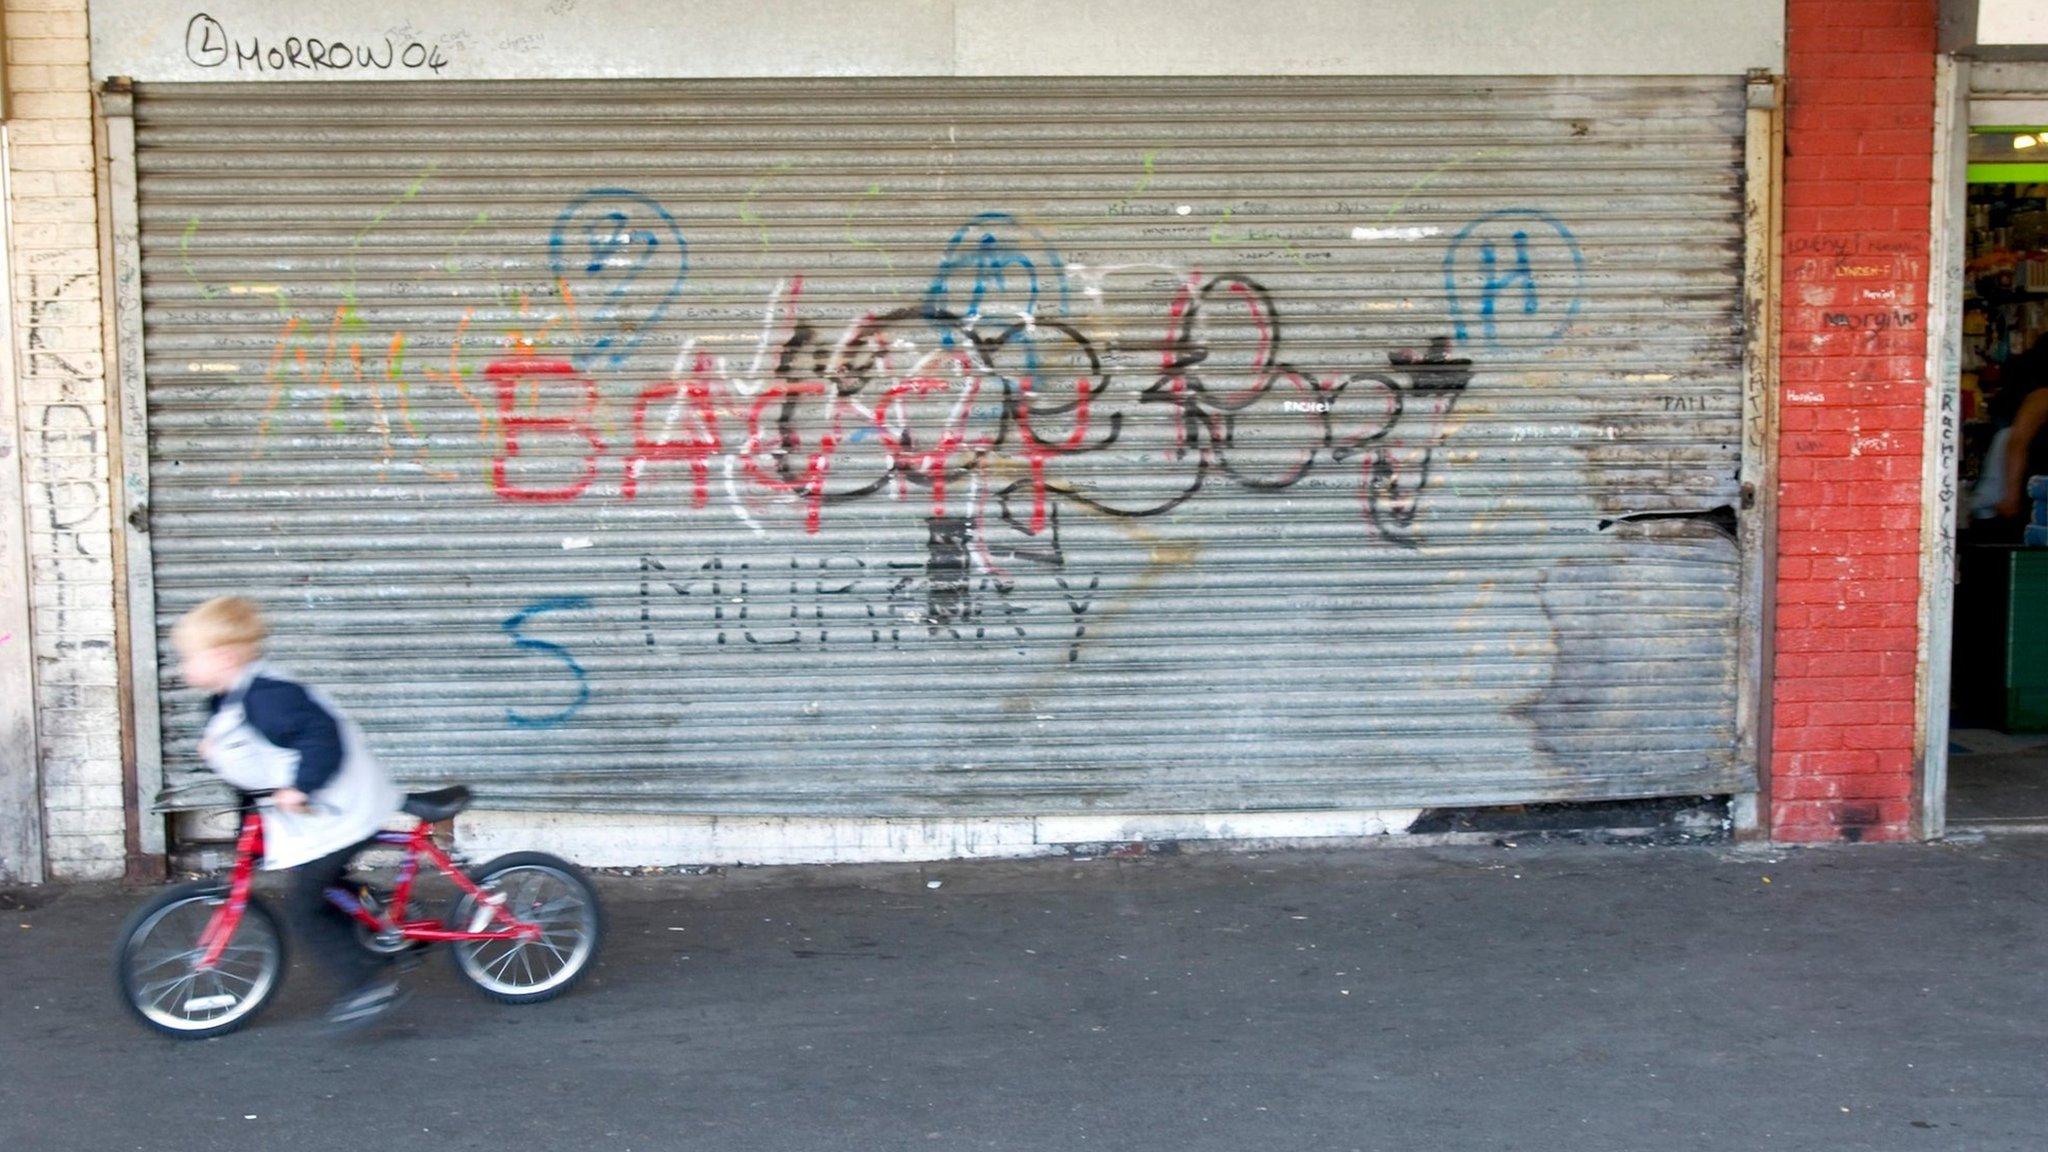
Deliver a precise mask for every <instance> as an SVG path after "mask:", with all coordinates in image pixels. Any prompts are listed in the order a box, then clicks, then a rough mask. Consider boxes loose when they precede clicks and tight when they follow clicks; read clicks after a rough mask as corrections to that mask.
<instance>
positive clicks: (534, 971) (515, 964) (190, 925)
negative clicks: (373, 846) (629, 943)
mask: <svg viewBox="0 0 2048 1152" xmlns="http://www.w3.org/2000/svg"><path fill="white" fill-rule="evenodd" d="M259 795H261V794H255V793H252V794H249V795H248V796H247V797H245V798H244V801H243V804H242V829H241V834H240V836H239V837H238V838H237V839H236V841H235V866H234V869H233V871H232V872H230V873H229V875H228V877H227V879H226V880H225V881H223V880H221V879H220V878H218V877H214V878H209V879H205V880H195V881H191V882H189V883H185V884H179V885H177V886H175V887H172V888H169V889H166V890H165V891H164V892H162V893H161V894H159V895H158V896H157V897H155V898H154V899H152V900H150V901H149V902H148V903H147V904H144V905H143V906H142V907H140V908H138V909H136V910H135V913H134V914H133V915H131V916H130V917H129V918H128V922H127V923H126V924H125V925H123V926H122V928H121V936H120V941H119V944H118V946H117V949H116V951H115V959H114V971H115V978H116V980H117V982H118V984H119V986H120V989H121V998H122V1000H123V1001H124V1002H126V1003H127V1005H128V1007H129V1008H130V1009H132V1010H133V1011H134V1012H135V1014H136V1016H137V1017H139V1018H140V1019H141V1020H142V1022H143V1023H145V1024H147V1025H148V1026H150V1027H151V1028H154V1029H156V1030H157V1031H159V1032H164V1033H167V1034H169V1035H173V1036H179V1037H183V1038H186V1039H200V1038H203V1037H208V1036H219V1035H222V1034H223V1033H227V1032H231V1031H233V1030H235V1029H236V1028H239V1027H241V1026H242V1025H243V1024H246V1023H248V1022H249V1020H251V1019H252V1018H254V1017H255V1015H256V1013H257V1012H258V1011H259V1010H261V1009H262V1007H263V1006H264V1004H266V1003H268V1002H269V1000H270V998H271V996H272V994H274V993H275V992H276V991H277V986H278V982H279V980H280V979H281V978H282V976H283V974H284V964H285V950H284V933H283V932H282V931H281V930H280V929H279V927H278V919H277V915H276V914H275V913H274V912H272V911H271V910H270V909H269V908H268V907H266V906H265V904H264V902H263V901H262V900H261V899H260V898H258V897H257V896H256V895H255V894H254V893H253V892H251V890H250V889H251V882H252V881H253V880H254V878H255V875H256V865H257V862H258V861H260V860H262V858H263V818H262V816H261V814H260V813H259V811H258V810H257V807H256V804H255V800H256V799H257V797H258V796H259ZM469 801H470V793H469V789H467V788H464V787H461V786H460V785H458V786H456V787H453V788H442V789H438V790H436V791H432V792H415V793H413V794H411V795H409V796H407V797H406V798H405V805H404V810H405V812H406V814H407V815H410V816H413V817H415V818H417V819H418V821H419V823H418V824H416V825H415V826H414V827H413V828H412V829H411V830H410V831H407V832H380V833H378V834H377V836H376V837H375V840H374V842H375V843H377V844H383V845H388V846H392V847H398V848H403V849H404V851H405V856H404V859H403V861H402V862H401V863H400V864H399V869H398V882H397V884H396V886H395V887H394V888H393V889H392V890H391V892H390V893H389V895H388V897H387V896H385V895H383V894H381V893H379V892H378V891H377V890H376V889H375V888H372V887H370V886H368V885H361V886H359V887H357V888H356V890H354V891H350V890H349V889H346V888H341V887H333V888H329V889H327V898H328V900H329V901H331V902H332V903H333V904H334V905H335V906H336V907H338V908H340V909H341V910H342V911H344V912H346V913H348V915H349V916H350V917H351V918H352V919H353V920H354V921H355V922H356V926H357V927H356V931H357V939H358V940H359V941H360V942H361V943H362V945H363V946H364V947H365V948H368V949H370V950H371V951H374V952H378V953H381V954H384V955H396V954H398V953H402V952H408V951H411V950H413V949H416V948H421V947H424V946H426V945H428V944H435V943H446V944H449V945H451V946H452V947H451V948H450V953H451V954H452V956H453V957H454V960H455V967H456V970H457V971H459V972H461V973H462V975H463V976H464V977H465V978H466V979H467V980H468V981H469V982H470V983H471V984H473V985H475V986H476V987H477V988H478V989H479V990H481V991H482V992H483V993H484V994H486V995H488V996H490V997H491V998H493V999H495V1000H499V1001H503V1002H505V1003H508V1004H532V1003H537V1002H539V1001H542V1000H549V999H552V998H554V997H556V996H559V995H561V994H562V993H563V992H566V991H568V990H569V988H570V986H571V985H573V984H574V983H575V982H576V980H577V979H578V978H579V977H581V976H582V975H583V973H584V972H585V971H586V970H587V969H588V968H589V967H590V962H591V960H592V959H593V958H594V957H595V956H596V955H597V944H598V937H599V934H600V932H601V929H602V914H601V912H600V911H599V908H598V903H597V893H596V892H595V891H594V890H593V889H592V888H591V886H590V881H589V880H587V879H586V878H585V877H584V876H583V873H582V872H580V871H578V870H577V868H576V866H575V865H573V864H570V863H569V862H568V861H566V860H562V859H560V858H558V857H555V856H550V855H547V854H546V853H543V852H514V853H512V854H510V855H506V856H500V857H498V858H497V859H495V860H492V861H490V862H489V863H487V864H484V865H482V866H480V867H476V868H471V869H468V870H464V869H463V868H462V867H460V866H459V865H458V864H457V862H456V861H455V859H453V858H452V857H450V856H449V854H448V853H447V852H445V851H443V850H442V849H441V846H440V845H439V844H437V843H435V842H434V836H433V825H434V824H436V823H438V822H440V821H443V820H447V819H449V818H451V817H453V816H454V815H455V814H456V813H458V812H461V811H462V810H463V809H464V808H466V807H468V805H469ZM423 858H424V859H425V860H427V861H430V862H431V863H432V864H433V865H434V867H435V868H436V869H438V870H439V871H440V872H441V874H442V875H444V876H446V877H448V879H449V880H451V881H453V882H454V884H455V886H456V887H457V888H458V889H460V890H461V891H460V894H459V895H458V896H457V897H456V900H455V905H454V907H453V908H451V909H450V910H449V912H448V914H447V915H446V916H445V917H443V918H441V919H438V920H437V919H425V918H415V917H412V916H410V915H409V914H408V913H409V909H410V908H411V905H412V895H413V883H414V881H415V880H417V879H418V878H419V872H420V861H421V860H422V859H423Z"/></svg>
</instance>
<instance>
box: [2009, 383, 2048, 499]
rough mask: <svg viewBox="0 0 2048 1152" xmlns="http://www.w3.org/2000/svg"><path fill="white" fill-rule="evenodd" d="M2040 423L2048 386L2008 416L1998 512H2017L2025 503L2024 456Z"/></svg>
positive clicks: (2045, 420)
mask: <svg viewBox="0 0 2048 1152" xmlns="http://www.w3.org/2000/svg"><path fill="white" fill-rule="evenodd" d="M2043 424H2048V388H2043V389H2040V390H2039V391H2036V392H2035V393H2034V394H2033V395H2032V396H2029V397H2027V398H2026V400H2025V401H2024V402H2022V403H2021V404H2020V410H2019V412H2018V413H2017V414H2016V415H2014V416H2013V418H2012V432H2011V434H2010V435H2008V436H2007V437H2006V439H2005V497H2004V499H2001V500H2000V501H1999V502H1998V514H1999V515H2000V516H2004V517H2007V518H2011V517H2014V516H2018V515H2019V514H2020V509H2021V508H2022V507H2024V506H2025V501H2026V495H2027V457H2028V456H2029V455H2031V452H2030V449H2032V448H2033V446H2034V437H2036V436H2039V435H2040V434H2041V426H2042V425H2043Z"/></svg>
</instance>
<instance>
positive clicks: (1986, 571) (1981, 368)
mask: <svg viewBox="0 0 2048 1152" xmlns="http://www.w3.org/2000/svg"><path fill="white" fill-rule="evenodd" d="M1968 172H1969V196H1968V214H1967V217H1966V220H1965V225H1964V233H1965V249H1964V268H1963V318H1962V332H1961V349H1962V363H1961V369H1962V379H1961V381H1960V384H1961V395H1960V399H1961V405H1960V408H1961V418H1962V428H1961V432H1962V444H1961V448H1962V451H1961V462H1960V471H1961V475H1960V477H1959V479H1960V482H1961V483H1960V486H1959V488H1958V493H1959V499H1958V501H1957V504H1958V509H1957V515H1958V517H1959V519H1960V523H1959V524H1958V529H1959V533H1958V537H1957V539H1958V545H1959V546H1958V554H1957V567H1958V584H1957V588H1956V597H1955V631H1954V649H1953V660H1954V663H1953V665H1952V676H1951V679H1950V684H1951V694H1950V699H1949V795H1948V823H1949V826H1950V827H1951V828H1964V829H1967V828H1970V827H1973V826H1974V827H1983V828H1992V827H1996V826H2008V827H2011V826H2027V825H2048V128H2041V129H2030V128H2026V127H2001V128H1985V129H1977V130H1974V131H1973V132H1972V134H1971V140H1970V157H1969V168H1968Z"/></svg>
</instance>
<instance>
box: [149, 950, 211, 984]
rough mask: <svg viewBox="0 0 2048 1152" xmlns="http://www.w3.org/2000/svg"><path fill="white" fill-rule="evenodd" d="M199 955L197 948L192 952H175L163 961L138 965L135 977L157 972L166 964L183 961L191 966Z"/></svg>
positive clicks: (152, 961)
mask: <svg viewBox="0 0 2048 1152" xmlns="http://www.w3.org/2000/svg"><path fill="white" fill-rule="evenodd" d="M198 955H199V950H198V949H196V948H195V949H191V950H188V951H185V952H173V953H171V954H170V955H168V956H165V957H164V958H163V959H161V960H151V961H149V962H148V963H146V964H138V965H136V966H135V975H136V976H138V977H139V976H141V975H142V974H143V973H145V972H153V971H155V970H156V969H158V968H161V967H163V966H164V965H166V964H176V963H178V962H180V961H183V962H185V963H188V964H189V963H191V962H192V961H193V960H194V959H196V958H197V957H198Z"/></svg>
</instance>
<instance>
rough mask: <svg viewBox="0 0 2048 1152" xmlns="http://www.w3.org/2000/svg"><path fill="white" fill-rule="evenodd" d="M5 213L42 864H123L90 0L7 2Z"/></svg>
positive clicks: (92, 868)
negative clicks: (18, 383)
mask: <svg viewBox="0 0 2048 1152" xmlns="http://www.w3.org/2000/svg"><path fill="white" fill-rule="evenodd" d="M5 4H6V34H7V83H8V89H9V93H8V96H9V104H10V111H11V117H10V119H9V122H8V133H9V138H10V139H9V146H10V153H9V168H8V173H7V178H8V190H9V198H8V204H7V208H8V212H9V214H10V217H11V222H12V228H13V243H14V250H13V268H12V270H11V271H12V277H13V285H12V289H13V295H12V302H13V307H14V322H15V344H16V347H15V350H14V351H15V355H16V357H17V365H18V369H19V373H20V381H21V386H20V403H21V411H20V422H21V435H22V441H23V451H22V462H21V463H22V473H23V480H24V482H25V484H24V487H25V497H26V501H27V522H28V533H29V541H28V544H29V563H30V598H31V605H32V612H31V627H32V629H33V632H34V637H35V661H36V679H37V685H38V693H37V697H38V699H37V723H38V727H39V734H40V737H41V743H42V747H41V760H42V772H43V785H44V788H43V801H44V820H45V824H44V830H45V838H46V847H47V851H48V868H49V871H50V872H51V874H52V875H53V876H57V877H65V876H69V877H89V876H118V875H120V874H121V871H122V868H123V863H124V849H123V829H124V817H123V813H122V790H121V719H120V708H119V695H118V692H119V689H118V682H117V677H116V665H115V657H114V567H113V560H112V558H111V555H110V549H111V547H112V545H113V533H112V516H111V513H110V511H109V504H108V498H109V497H108V491H109V489H108V482H107V470H108V444H107V408H108V400H109V397H108V392H107V375H106V367H105V357H104V356H103V354H102V347H101V327H100V319H101V312H100V283H101V280H100V258H99V232H98V224H97V215H96V213H97V204H96V190H95V178H94V169H93V135H92V98H91V90H90V88H89V86H88V85H89V80H88V73H87V67H86V64H87V39H86V19H85V12H86V6H85V3H84V0H5Z"/></svg>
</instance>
